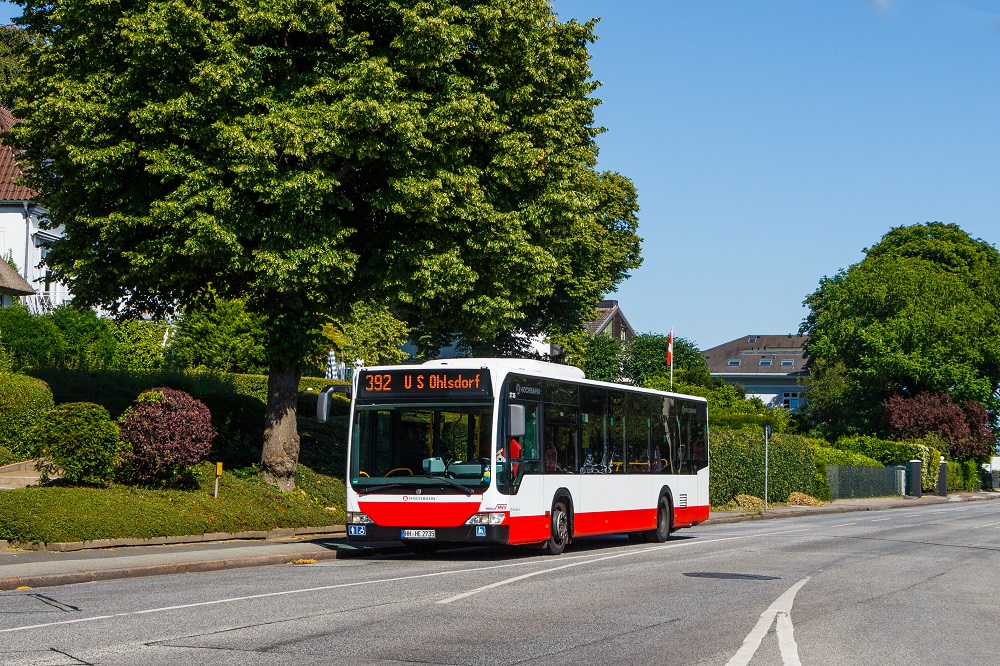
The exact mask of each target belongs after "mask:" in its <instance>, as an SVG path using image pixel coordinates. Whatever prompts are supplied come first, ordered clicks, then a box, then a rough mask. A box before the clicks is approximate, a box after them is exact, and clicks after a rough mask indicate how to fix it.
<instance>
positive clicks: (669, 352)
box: [667, 329, 674, 368]
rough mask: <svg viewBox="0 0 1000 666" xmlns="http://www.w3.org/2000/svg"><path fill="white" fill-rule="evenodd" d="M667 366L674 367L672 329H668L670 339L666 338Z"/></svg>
mask: <svg viewBox="0 0 1000 666" xmlns="http://www.w3.org/2000/svg"><path fill="white" fill-rule="evenodd" d="M667 366H669V367H671V368H673V367H674V329H670V337H668V338H667Z"/></svg>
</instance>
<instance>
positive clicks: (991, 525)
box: [972, 523, 1000, 530]
mask: <svg viewBox="0 0 1000 666" xmlns="http://www.w3.org/2000/svg"><path fill="white" fill-rule="evenodd" d="M994 525H1000V523H990V524H989V525H980V526H979V527H973V528H972V529H974V530H979V529H982V528H984V527H993V526H994Z"/></svg>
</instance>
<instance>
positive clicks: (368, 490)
mask: <svg viewBox="0 0 1000 666" xmlns="http://www.w3.org/2000/svg"><path fill="white" fill-rule="evenodd" d="M410 487H411V486H410V484H408V483H387V484H385V485H384V486H370V487H368V488H365V489H364V490H359V491H358V495H368V494H371V493H377V492H379V491H380V490H395V489H396V488H410Z"/></svg>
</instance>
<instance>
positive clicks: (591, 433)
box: [580, 386, 611, 474]
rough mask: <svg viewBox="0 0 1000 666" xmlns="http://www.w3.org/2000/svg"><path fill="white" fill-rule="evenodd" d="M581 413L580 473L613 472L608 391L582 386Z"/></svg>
mask: <svg viewBox="0 0 1000 666" xmlns="http://www.w3.org/2000/svg"><path fill="white" fill-rule="evenodd" d="M580 412H581V414H580V472H581V473H583V474H607V473H608V472H610V471H611V466H610V464H609V462H610V458H609V453H610V452H609V451H608V447H607V441H608V428H609V427H610V423H609V422H608V396H607V390H606V389H603V388H598V387H594V386H581V387H580Z"/></svg>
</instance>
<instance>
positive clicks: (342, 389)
mask: <svg viewBox="0 0 1000 666" xmlns="http://www.w3.org/2000/svg"><path fill="white" fill-rule="evenodd" d="M334 393H346V394H347V397H348V398H350V397H351V386H350V385H349V384H334V385H333V386H327V387H326V388H324V389H323V390H322V391H320V392H319V396H317V398H316V420H317V421H319V422H320V423H326V422H327V419H329V418H330V400H332V399H333V394H334Z"/></svg>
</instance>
